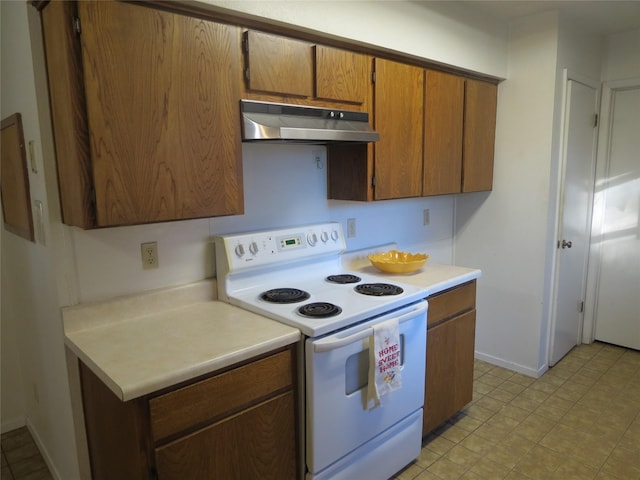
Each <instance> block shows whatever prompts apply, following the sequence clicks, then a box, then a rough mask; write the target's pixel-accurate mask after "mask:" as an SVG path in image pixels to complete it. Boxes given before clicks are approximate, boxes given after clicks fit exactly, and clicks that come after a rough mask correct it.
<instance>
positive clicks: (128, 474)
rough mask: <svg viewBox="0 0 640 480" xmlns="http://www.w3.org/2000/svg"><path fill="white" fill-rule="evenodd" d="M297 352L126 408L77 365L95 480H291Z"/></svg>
mask: <svg viewBox="0 0 640 480" xmlns="http://www.w3.org/2000/svg"><path fill="white" fill-rule="evenodd" d="M295 353H296V351H295V346H291V347H289V348H286V349H284V350H279V351H277V352H275V353H273V354H270V355H267V356H265V357H261V358H258V359H255V360H253V361H251V362H249V363H246V364H243V365H239V366H236V367H233V368H231V369H228V370H226V371H224V372H222V373H217V374H213V375H211V376H208V377H206V378H201V379H198V380H197V381H194V382H191V383H187V384H183V385H180V386H177V387H175V388H170V389H167V390H164V391H162V392H157V393H153V394H150V395H148V396H145V397H141V398H137V399H134V400H131V401H128V402H122V401H121V400H120V399H119V398H118V397H116V396H115V395H114V394H113V393H112V392H111V390H109V389H108V387H106V385H104V384H103V383H102V381H101V380H100V379H99V378H98V377H96V376H95V374H93V372H92V371H91V370H90V369H89V368H88V367H87V366H85V365H84V364H83V363H82V362H80V378H81V384H82V395H83V406H84V414H85V425H86V432H87V442H88V447H89V455H90V460H91V473H92V477H93V479H94V480H97V479H114V480H115V479H118V480H121V479H149V478H151V479H154V478H157V479H159V480H174V479H176V480H177V479H180V480H182V479H189V480H213V479H225V480H227V479H228V480H234V479H237V480H245V479H248V478H256V479H257V478H260V479H274V480H276V479H277V480H287V479H291V480H294V479H296V476H297V475H298V471H299V465H298V458H299V456H298V450H297V448H298V447H297V445H298V443H297V438H298V424H297V412H296V405H297V401H296V395H297V393H296V392H297V391H296V388H295V381H294V379H295Z"/></svg>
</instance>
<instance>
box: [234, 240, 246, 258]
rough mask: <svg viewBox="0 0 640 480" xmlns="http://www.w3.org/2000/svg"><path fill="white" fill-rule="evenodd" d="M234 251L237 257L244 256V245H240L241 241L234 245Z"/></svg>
mask: <svg viewBox="0 0 640 480" xmlns="http://www.w3.org/2000/svg"><path fill="white" fill-rule="evenodd" d="M235 252H236V255H237V256H238V257H239V258H242V257H244V245H242V244H241V243H240V244H238V245H236V248H235Z"/></svg>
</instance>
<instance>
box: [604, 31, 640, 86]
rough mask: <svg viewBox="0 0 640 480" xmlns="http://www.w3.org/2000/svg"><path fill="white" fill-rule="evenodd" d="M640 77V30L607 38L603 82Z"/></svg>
mask: <svg viewBox="0 0 640 480" xmlns="http://www.w3.org/2000/svg"><path fill="white" fill-rule="evenodd" d="M638 76H640V29H636V30H630V31H628V32H622V33H618V34H615V35H610V36H609V37H607V40H606V46H605V61H604V66H603V69H602V81H603V82H608V81H611V80H625V79H627V78H633V77H638Z"/></svg>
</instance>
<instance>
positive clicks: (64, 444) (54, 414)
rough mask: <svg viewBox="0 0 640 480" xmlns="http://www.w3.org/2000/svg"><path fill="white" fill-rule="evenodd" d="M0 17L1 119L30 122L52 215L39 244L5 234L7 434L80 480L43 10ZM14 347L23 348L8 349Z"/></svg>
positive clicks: (12, 10) (35, 192)
mask: <svg viewBox="0 0 640 480" xmlns="http://www.w3.org/2000/svg"><path fill="white" fill-rule="evenodd" d="M0 9H1V12H2V13H1V16H2V40H1V52H2V91H1V116H2V118H5V117H6V116H8V115H10V114H12V113H14V112H20V113H21V114H22V121H23V127H24V136H25V141H26V142H27V143H28V142H29V141H33V142H34V151H35V163H36V166H37V173H35V172H33V171H29V182H30V186H31V200H32V202H35V201H41V202H42V204H43V207H44V213H45V216H44V219H43V221H42V222H39V221H37V217H36V218H35V220H36V221H35V224H36V239H37V242H36V243H32V242H29V241H26V240H24V239H22V238H21V237H17V236H15V235H13V234H10V233H7V232H3V238H2V289H3V291H2V351H3V357H2V407H3V408H2V428H3V431H4V430H5V428H14V427H15V426H17V423H16V422H18V423H19V421H20V420H21V421H22V424H24V423H25V422H26V424H27V426H28V427H29V429H30V430H31V432H32V434H33V436H34V438H35V440H36V442H37V443H38V444H39V446H40V447H41V450H42V452H43V456H44V458H45V461H47V463H48V464H49V467H50V469H51V470H52V472H53V473H54V475H56V477H57V478H65V479H67V478H69V479H72V478H76V477H77V471H78V469H77V466H76V460H75V455H74V452H75V448H74V445H75V440H74V436H73V424H72V420H71V419H72V415H71V405H70V403H69V395H68V382H67V375H66V360H65V355H64V343H63V332H62V323H61V317H60V312H59V308H58V305H59V303H58V292H57V288H56V280H55V279H56V271H55V266H54V263H55V258H56V255H54V253H53V252H54V249H55V247H54V246H53V244H54V243H55V242H54V241H53V238H52V232H51V230H50V229H49V222H48V221H47V218H48V214H49V212H50V209H49V205H50V201H51V198H52V197H51V192H50V191H48V188H47V180H49V181H51V178H45V174H46V173H47V170H48V168H47V166H46V165H45V163H46V162H45V161H44V158H45V157H44V154H43V152H44V151H45V149H44V148H43V137H42V136H41V133H40V121H41V117H40V112H39V111H38V107H39V104H38V98H37V95H36V91H37V89H38V88H39V87H40V88H41V87H42V85H38V84H37V80H36V78H37V73H36V72H37V70H38V67H37V66H36V65H34V62H33V58H32V54H33V52H34V50H33V49H32V44H31V41H32V39H31V38H30V34H33V33H34V32H35V33H36V37H37V34H38V33H39V29H34V28H32V27H33V25H30V22H31V20H32V19H33V14H34V12H35V10H34V9H33V7H31V6H29V5H28V4H27V3H26V2H0ZM35 51H36V52H37V51H38V48H37V47H36V48H35ZM49 161H50V160H49ZM49 172H50V170H49ZM54 181H55V180H54ZM54 199H55V195H54ZM56 207H57V205H55V203H54V205H53V208H56ZM7 342H15V343H13V344H12V346H8V345H7ZM5 348H7V351H8V352H14V351H12V348H16V349H17V350H18V351H19V352H18V355H11V356H10V357H9V358H6V357H5ZM14 353H15V352H14ZM5 422H6V423H5Z"/></svg>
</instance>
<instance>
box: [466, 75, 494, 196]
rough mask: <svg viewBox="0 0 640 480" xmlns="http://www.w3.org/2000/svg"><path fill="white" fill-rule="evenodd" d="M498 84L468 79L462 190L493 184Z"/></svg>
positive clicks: (478, 188)
mask: <svg viewBox="0 0 640 480" xmlns="http://www.w3.org/2000/svg"><path fill="white" fill-rule="evenodd" d="M497 102H498V86H497V85H493V84H491V83H486V82H480V81H477V80H467V81H466V86H465V114H464V147H463V160H462V191H463V192H479V191H484V190H491V189H492V187H493V156H494V148H495V132H496V108H497Z"/></svg>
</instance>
